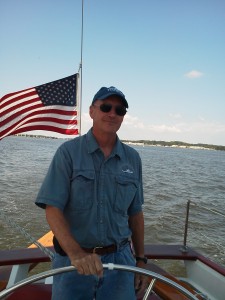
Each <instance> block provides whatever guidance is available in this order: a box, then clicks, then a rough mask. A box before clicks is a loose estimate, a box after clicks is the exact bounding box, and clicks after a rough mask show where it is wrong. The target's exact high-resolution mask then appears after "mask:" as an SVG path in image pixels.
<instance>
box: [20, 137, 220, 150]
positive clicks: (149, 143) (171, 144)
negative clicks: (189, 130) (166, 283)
mask: <svg viewBox="0 0 225 300" xmlns="http://www.w3.org/2000/svg"><path fill="white" fill-rule="evenodd" d="M16 136H18V137H20V136H22V137H31V138H44V139H46V138H47V139H59V138H57V137H52V136H44V135H31V134H18V135H16ZM60 139H61V138H60ZM64 139H69V138H64ZM122 142H123V143H125V144H128V145H136V146H143V147H144V146H160V147H170V148H190V149H197V150H220V151H225V146H220V145H211V144H202V143H198V144H190V143H185V142H181V141H170V142H165V141H150V140H136V141H133V140H122Z"/></svg>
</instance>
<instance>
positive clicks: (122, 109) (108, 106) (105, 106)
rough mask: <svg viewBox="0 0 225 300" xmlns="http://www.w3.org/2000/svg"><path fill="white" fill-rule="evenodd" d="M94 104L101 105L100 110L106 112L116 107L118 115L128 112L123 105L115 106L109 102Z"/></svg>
mask: <svg viewBox="0 0 225 300" xmlns="http://www.w3.org/2000/svg"><path fill="white" fill-rule="evenodd" d="M93 105H94V106H97V107H99V108H100V110H101V111H102V112H104V113H108V112H110V111H111V109H112V108H113V107H114V109H115V112H116V114H117V115H118V116H125V114H126V112H127V110H126V107H124V106H123V105H116V106H113V105H112V104H109V103H103V104H101V105H97V104H93Z"/></svg>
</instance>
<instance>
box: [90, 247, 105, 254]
mask: <svg viewBox="0 0 225 300" xmlns="http://www.w3.org/2000/svg"><path fill="white" fill-rule="evenodd" d="M103 248H104V247H101V246H100V247H94V249H93V251H92V253H96V251H97V250H98V249H103Z"/></svg>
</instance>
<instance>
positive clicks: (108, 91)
mask: <svg viewBox="0 0 225 300" xmlns="http://www.w3.org/2000/svg"><path fill="white" fill-rule="evenodd" d="M112 95H116V96H118V97H120V99H121V100H122V102H123V105H124V106H125V107H126V108H128V103H127V100H126V98H125V95H124V94H123V93H122V92H121V91H120V90H118V89H117V88H116V87H114V86H110V87H108V88H107V87H102V88H100V90H99V91H98V92H97V93H96V94H95V96H94V98H93V100H92V104H94V102H95V101H96V100H104V99H106V98H108V97H109V96H112Z"/></svg>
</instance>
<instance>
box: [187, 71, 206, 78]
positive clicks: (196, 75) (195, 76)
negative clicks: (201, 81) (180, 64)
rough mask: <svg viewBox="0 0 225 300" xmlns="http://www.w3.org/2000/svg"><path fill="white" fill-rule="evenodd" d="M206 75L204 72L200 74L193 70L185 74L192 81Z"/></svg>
mask: <svg viewBox="0 0 225 300" xmlns="http://www.w3.org/2000/svg"><path fill="white" fill-rule="evenodd" d="M203 75H204V74H203V73H202V72H199V71H197V70H192V71H190V72H188V73H186V74H184V76H185V77H187V78H190V79H195V78H200V77H202V76H203Z"/></svg>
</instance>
